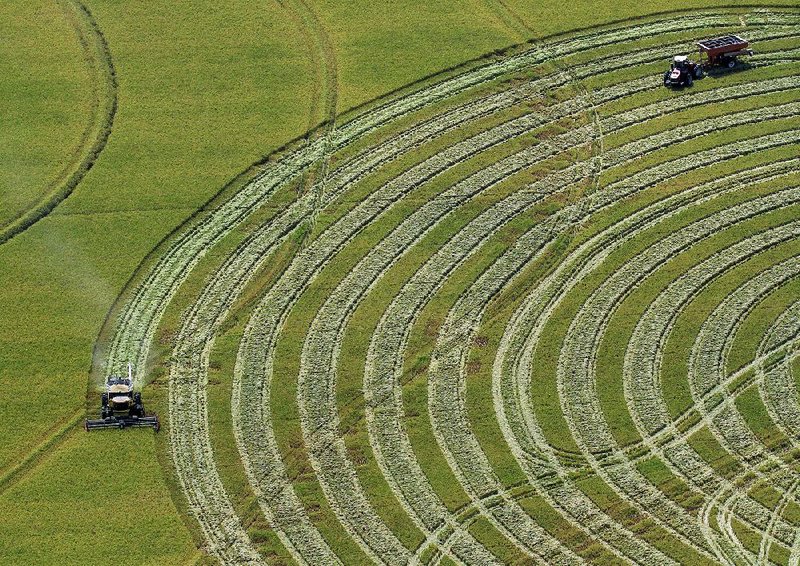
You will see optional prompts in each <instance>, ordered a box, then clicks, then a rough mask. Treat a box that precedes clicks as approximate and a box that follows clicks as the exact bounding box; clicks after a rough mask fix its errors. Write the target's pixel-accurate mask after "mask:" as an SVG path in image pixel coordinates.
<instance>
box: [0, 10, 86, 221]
mask: <svg viewBox="0 0 800 566" xmlns="http://www.w3.org/2000/svg"><path fill="white" fill-rule="evenodd" d="M0 36H1V37H2V38H3V40H2V41H1V42H0V116H2V117H3V118H2V127H1V128H0V163H2V167H0V228H2V227H3V226H5V225H6V224H8V223H9V222H11V221H12V220H13V219H14V218H15V217H16V216H18V215H19V214H21V213H23V212H25V211H27V210H28V209H30V208H32V207H33V206H34V205H35V204H36V203H38V202H39V200H40V199H41V198H43V197H45V196H46V195H47V194H48V193H49V190H48V189H51V187H52V185H53V184H57V183H58V178H59V173H60V172H61V169H62V168H63V167H66V166H67V165H68V164H69V163H71V162H72V160H73V159H74V157H75V155H76V153H77V152H79V151H80V148H81V146H82V143H81V137H82V134H83V132H84V130H85V129H86V128H87V127H88V126H90V125H91V122H92V120H93V118H92V105H93V94H92V84H91V81H92V78H93V77H92V73H91V72H90V69H89V66H88V63H87V62H86V61H85V60H84V58H85V54H84V51H83V48H82V47H81V44H80V41H79V36H78V32H77V31H76V30H75V29H74V28H73V27H72V24H71V23H70V21H69V20H68V19H67V16H66V14H65V12H64V10H63V9H62V7H61V6H60V5H59V3H58V2H47V1H45V0H31V1H29V2H28V1H20V0H12V1H10V2H3V4H2V5H0Z"/></svg>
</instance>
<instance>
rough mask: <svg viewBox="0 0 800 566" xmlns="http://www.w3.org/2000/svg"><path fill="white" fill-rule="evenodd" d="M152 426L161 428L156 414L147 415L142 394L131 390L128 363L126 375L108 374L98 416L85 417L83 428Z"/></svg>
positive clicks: (129, 366) (131, 378) (130, 372)
mask: <svg viewBox="0 0 800 566" xmlns="http://www.w3.org/2000/svg"><path fill="white" fill-rule="evenodd" d="M127 427H152V428H154V429H155V431H156V432H158V430H159V429H160V428H161V424H160V423H159V421H158V416H157V415H147V413H145V410H144V404H143V403H142V394H141V393H140V392H138V391H134V390H133V368H132V366H131V364H128V377H120V376H115V375H112V376H109V377H108V379H107V380H106V390H105V391H104V392H103V393H102V394H101V395H100V418H99V419H87V420H86V422H85V423H84V428H85V429H86V430H87V431H89V430H94V429H99V428H127Z"/></svg>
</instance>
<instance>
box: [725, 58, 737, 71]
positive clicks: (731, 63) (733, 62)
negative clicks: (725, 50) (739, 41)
mask: <svg viewBox="0 0 800 566" xmlns="http://www.w3.org/2000/svg"><path fill="white" fill-rule="evenodd" d="M726 65H727V67H728V68H729V69H733V68H734V67H735V66H736V59H728V62H727V63H726Z"/></svg>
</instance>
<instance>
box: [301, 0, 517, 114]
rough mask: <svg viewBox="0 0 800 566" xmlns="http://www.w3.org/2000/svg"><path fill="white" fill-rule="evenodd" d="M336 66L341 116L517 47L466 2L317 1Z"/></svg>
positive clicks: (481, 11)
mask: <svg viewBox="0 0 800 566" xmlns="http://www.w3.org/2000/svg"><path fill="white" fill-rule="evenodd" d="M314 10H315V11H316V12H317V13H318V15H319V18H320V20H321V22H322V25H323V26H324V27H325V29H326V30H327V32H328V34H329V36H330V37H331V41H332V43H333V46H334V49H335V51H336V61H337V65H338V77H337V78H338V82H339V98H338V109H339V111H340V112H342V111H344V110H347V109H350V108H352V107H353V106H355V105H357V104H359V103H362V102H365V101H367V100H371V99H373V98H375V97H377V96H380V95H382V94H384V93H386V92H389V91H392V90H394V89H397V88H400V87H402V86H405V85H406V84H408V83H410V82H413V81H415V80H418V79H420V78H422V77H424V76H426V75H430V74H433V73H436V72H438V71H441V70H442V69H446V68H448V67H451V66H455V65H459V64H460V63H463V62H464V61H466V60H468V59H472V58H474V57H478V56H480V55H482V54H484V53H487V52H490V51H493V50H495V49H500V48H503V47H507V46H509V45H512V44H514V43H516V40H515V39H514V37H513V35H512V34H511V32H510V31H509V30H508V29H507V27H506V26H504V25H503V24H502V22H501V21H499V20H498V19H497V18H496V17H494V16H493V14H492V13H491V12H490V11H487V8H486V7H485V6H484V5H483V4H481V3H478V2H470V1H466V0H457V1H455V2H453V1H450V0H433V1H431V2H425V3H419V2H414V1H413V0H400V1H398V2H393V3H392V5H391V7H390V8H388V7H387V5H386V4H382V3H376V2H333V1H331V0H326V1H323V2H319V3H316V4H315V5H314Z"/></svg>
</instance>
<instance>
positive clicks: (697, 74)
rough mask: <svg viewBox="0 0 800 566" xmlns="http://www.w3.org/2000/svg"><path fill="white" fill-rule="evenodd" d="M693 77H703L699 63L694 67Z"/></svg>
mask: <svg viewBox="0 0 800 566" xmlns="http://www.w3.org/2000/svg"><path fill="white" fill-rule="evenodd" d="M694 78H696V79H702V78H703V67H701V66H700V65H698V66H697V67H695V68H694Z"/></svg>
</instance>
